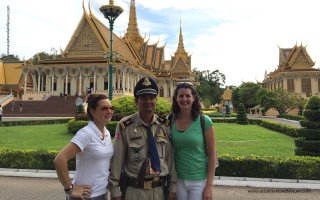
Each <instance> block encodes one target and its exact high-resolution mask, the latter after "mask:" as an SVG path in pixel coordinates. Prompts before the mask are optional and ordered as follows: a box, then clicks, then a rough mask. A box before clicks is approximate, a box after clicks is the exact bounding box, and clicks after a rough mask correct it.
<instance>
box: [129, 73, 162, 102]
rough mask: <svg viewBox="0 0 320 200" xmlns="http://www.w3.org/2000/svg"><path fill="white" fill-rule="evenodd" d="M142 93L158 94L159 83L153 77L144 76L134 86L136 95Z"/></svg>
mask: <svg viewBox="0 0 320 200" xmlns="http://www.w3.org/2000/svg"><path fill="white" fill-rule="evenodd" d="M142 94H154V95H158V85H157V82H156V81H155V80H154V79H153V78H150V77H144V78H142V79H140V80H139V81H138V83H137V84H136V86H135V88H134V96H135V97H137V96H139V95H142Z"/></svg>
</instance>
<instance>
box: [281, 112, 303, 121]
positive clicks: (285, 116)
mask: <svg viewBox="0 0 320 200" xmlns="http://www.w3.org/2000/svg"><path fill="white" fill-rule="evenodd" d="M283 118H285V119H291V120H295V121H300V120H304V119H305V118H304V117H303V116H300V115H288V114H286V115H283Z"/></svg>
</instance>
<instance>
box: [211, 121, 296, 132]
mask: <svg viewBox="0 0 320 200" xmlns="http://www.w3.org/2000/svg"><path fill="white" fill-rule="evenodd" d="M211 120H212V121H213V123H236V119H234V118H233V119H221V118H217V119H216V118H211ZM248 120H249V124H254V125H259V126H262V127H264V128H267V129H270V130H273V131H277V132H279V133H283V134H285V135H288V136H290V137H298V136H297V130H298V128H295V127H291V126H286V125H282V124H279V123H276V122H270V121H264V120H261V119H248Z"/></svg>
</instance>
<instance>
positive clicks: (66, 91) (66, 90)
mask: <svg viewBox="0 0 320 200" xmlns="http://www.w3.org/2000/svg"><path fill="white" fill-rule="evenodd" d="M65 88H66V89H65V92H64V93H65V94H68V72H67V73H66V87H65Z"/></svg>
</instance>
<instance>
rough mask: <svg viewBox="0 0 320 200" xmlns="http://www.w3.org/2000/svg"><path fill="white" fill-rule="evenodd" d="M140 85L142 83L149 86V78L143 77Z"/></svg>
mask: <svg viewBox="0 0 320 200" xmlns="http://www.w3.org/2000/svg"><path fill="white" fill-rule="evenodd" d="M142 85H144V86H146V87H147V86H150V85H151V82H150V81H149V79H148V78H147V77H145V78H144V81H143V83H142Z"/></svg>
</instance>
